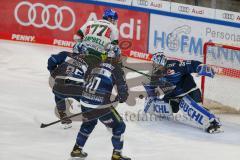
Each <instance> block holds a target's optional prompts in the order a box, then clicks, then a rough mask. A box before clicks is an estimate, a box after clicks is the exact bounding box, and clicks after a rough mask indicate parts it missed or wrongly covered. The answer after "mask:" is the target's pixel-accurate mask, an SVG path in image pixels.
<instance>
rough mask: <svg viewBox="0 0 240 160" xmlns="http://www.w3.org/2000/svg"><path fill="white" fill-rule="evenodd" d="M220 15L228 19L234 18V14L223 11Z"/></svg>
mask: <svg viewBox="0 0 240 160" xmlns="http://www.w3.org/2000/svg"><path fill="white" fill-rule="evenodd" d="M222 16H223V18H224V19H228V20H234V19H235V16H234V14H229V13H223V14H222Z"/></svg>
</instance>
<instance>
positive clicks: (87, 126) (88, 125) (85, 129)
mask: <svg viewBox="0 0 240 160" xmlns="http://www.w3.org/2000/svg"><path fill="white" fill-rule="evenodd" d="M96 125H97V120H92V121H89V122H84V123H82V125H81V128H80V131H79V133H80V134H83V135H84V136H89V135H90V134H91V133H92V131H93V129H94V128H95V126H96Z"/></svg>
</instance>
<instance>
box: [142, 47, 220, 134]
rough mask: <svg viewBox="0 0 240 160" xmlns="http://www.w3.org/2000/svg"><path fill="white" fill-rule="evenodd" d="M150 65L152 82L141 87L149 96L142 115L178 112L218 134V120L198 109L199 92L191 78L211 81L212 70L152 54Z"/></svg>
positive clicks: (200, 64)
mask: <svg viewBox="0 0 240 160" xmlns="http://www.w3.org/2000/svg"><path fill="white" fill-rule="evenodd" d="M152 62H153V71H152V76H151V81H150V83H149V84H146V85H144V87H145V89H146V91H147V93H148V97H147V98H146V101H145V108H144V109H145V112H150V111H151V112H152V111H153V112H155V113H156V112H159V113H160V114H162V115H164V114H165V115H168V116H169V115H171V114H172V113H177V112H178V111H179V110H181V111H182V112H183V114H184V115H185V116H186V117H188V119H190V120H191V121H192V122H193V123H194V124H196V126H198V127H201V128H203V129H204V130H205V131H206V132H208V133H218V132H220V131H221V124H220V122H219V120H218V118H217V117H216V116H215V115H214V114H213V113H211V112H210V111H209V110H208V109H206V108H204V107H203V106H201V104H200V103H201V102H202V98H201V91H200V89H199V88H198V87H197V85H196V83H195V81H194V79H193V76H192V75H191V73H197V74H198V75H199V76H209V77H212V78H213V77H214V74H215V72H214V70H213V69H212V68H211V67H210V66H209V65H206V64H202V63H201V62H199V61H194V60H184V61H178V60H170V59H167V58H166V56H165V55H164V54H163V53H161V52H158V53H156V54H154V55H153V57H152ZM159 91H160V92H159ZM159 93H162V94H164V97H161V98H160V97H159Z"/></svg>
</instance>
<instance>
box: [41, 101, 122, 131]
mask: <svg viewBox="0 0 240 160" xmlns="http://www.w3.org/2000/svg"><path fill="white" fill-rule="evenodd" d="M117 102H118V99H116V100H114V101H112V102H111V104H112V106H114V105H113V104H115V103H117ZM104 108H106V107H99V108H96V109H93V110H91V111H97V110H100V109H104ZM107 108H109V107H107ZM91 111H90V112H91ZM90 112H80V113H76V114H73V115H71V116H67V117H64V118H62V120H65V119H69V118H73V117H76V116H81V115H83V114H85V113H90ZM62 120H57V121H53V122H51V123H41V125H40V128H46V127H49V126H52V125H54V124H57V123H59V122H61V121H62Z"/></svg>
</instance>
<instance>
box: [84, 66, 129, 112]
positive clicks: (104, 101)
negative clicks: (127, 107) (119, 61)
mask: <svg viewBox="0 0 240 160" xmlns="http://www.w3.org/2000/svg"><path fill="white" fill-rule="evenodd" d="M124 77H125V75H124V71H123V70H122V68H121V67H120V66H119V65H112V64H110V63H101V64H100V66H99V67H96V68H94V69H93V70H92V72H91V74H90V75H89V76H88V78H87V79H86V83H85V85H84V88H85V89H84V91H83V93H82V98H81V101H80V103H81V104H82V105H83V106H84V107H89V108H98V107H103V106H106V107H108V106H111V105H112V104H111V101H110V97H111V95H112V90H113V87H114V85H116V86H117V93H118V98H119V101H122V102H124V101H126V99H127V97H128V87H127V85H126V81H125V78H124Z"/></svg>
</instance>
